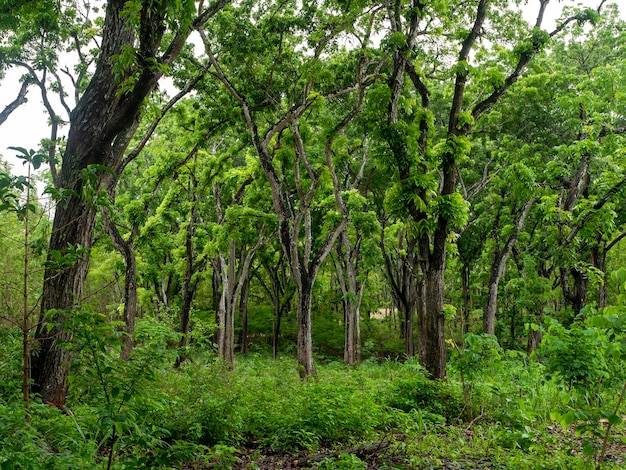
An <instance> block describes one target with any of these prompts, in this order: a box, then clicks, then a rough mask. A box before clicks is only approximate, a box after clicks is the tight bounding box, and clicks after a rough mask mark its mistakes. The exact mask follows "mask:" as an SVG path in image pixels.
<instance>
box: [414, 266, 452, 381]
mask: <svg viewBox="0 0 626 470" xmlns="http://www.w3.org/2000/svg"><path fill="white" fill-rule="evenodd" d="M444 258H445V255H444ZM444 273H445V263H440V264H439V265H434V266H432V265H431V266H430V269H428V271H426V274H425V302H424V303H425V307H426V308H425V311H424V321H423V325H424V328H425V331H424V336H423V337H422V338H423V340H424V346H423V348H420V350H423V351H424V355H423V356H420V363H421V364H422V365H423V366H424V367H425V368H426V370H427V371H428V373H429V374H430V377H431V378H432V379H444V378H445V377H446V342H445V334H444V316H443V304H444Z"/></svg>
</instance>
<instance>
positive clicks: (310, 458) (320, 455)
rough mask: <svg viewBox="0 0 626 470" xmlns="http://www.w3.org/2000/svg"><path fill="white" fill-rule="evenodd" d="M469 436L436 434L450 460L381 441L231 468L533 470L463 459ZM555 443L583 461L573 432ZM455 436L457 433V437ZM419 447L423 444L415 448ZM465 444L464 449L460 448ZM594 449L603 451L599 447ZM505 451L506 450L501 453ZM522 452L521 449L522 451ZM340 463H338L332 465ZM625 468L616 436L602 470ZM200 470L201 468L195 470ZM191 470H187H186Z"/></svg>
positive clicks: (250, 460)
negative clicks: (352, 459)
mask: <svg viewBox="0 0 626 470" xmlns="http://www.w3.org/2000/svg"><path fill="white" fill-rule="evenodd" d="M462 432H463V434H464V435H465V438H466V442H465V443H459V442H458V441H456V442H454V441H451V440H449V439H447V438H448V433H441V434H438V437H439V438H441V439H443V440H444V441H447V445H449V447H447V446H446V445H443V446H441V449H440V450H441V453H442V454H443V453H445V452H446V450H445V449H446V448H447V451H448V452H449V453H450V454H451V455H452V456H449V457H446V456H445V455H438V452H434V453H429V455H426V454H424V455H415V454H413V455H411V454H410V452H411V450H410V449H411V446H408V445H407V444H408V443H407V442H406V439H405V436H395V437H394V438H393V439H392V440H390V441H387V442H385V441H382V442H378V443H374V444H368V445H362V446H354V447H350V448H344V449H321V450H319V451H318V452H316V453H314V454H307V453H302V454H298V455H282V454H275V455H272V454H270V453H268V452H267V451H265V452H260V451H259V450H258V449H244V450H242V451H241V453H240V455H239V457H238V461H237V462H236V463H234V464H233V465H232V467H231V468H232V469H233V470H250V469H254V470H286V469H296V468H320V467H318V466H319V465H322V467H321V468H324V469H335V468H336V469H357V468H365V469H367V470H391V469H393V470H399V469H415V470H418V469H419V470H503V469H507V470H508V469H510V470H518V469H519V468H532V460H533V457H532V452H529V451H526V453H527V456H528V459H527V460H528V461H529V463H531V466H530V467H526V466H525V465H524V466H523V467H522V466H520V467H517V466H516V465H515V464H511V463H510V462H503V461H502V460H501V459H500V458H498V457H497V456H494V455H487V454H488V453H486V454H485V455H483V456H480V455H476V454H475V453H474V452H471V451H468V452H467V454H466V455H464V453H463V447H465V445H468V446H470V447H471V444H472V443H471V440H472V439H473V438H474V435H475V432H474V431H473V430H472V429H471V428H464V429H463V430H462ZM550 432H551V433H552V434H553V437H554V443H555V447H554V448H553V449H552V450H553V451H554V452H564V451H565V452H567V453H569V454H570V455H572V456H579V457H582V456H583V451H582V449H583V448H584V445H585V438H583V437H580V436H577V435H576V432H575V430H574V428H573V427H572V428H570V429H568V430H563V429H562V428H560V427H559V426H555V427H554V428H552V429H551V430H550ZM453 434H454V433H453ZM413 444H416V445H417V446H418V447H419V443H418V442H416V443H413ZM459 444H461V445H459ZM596 444H597V445H598V446H599V445H600V441H597V442H596ZM502 450H506V449H502ZM518 450H519V449H518ZM543 451H544V452H546V453H548V454H549V453H550V451H551V449H543ZM341 455H344V456H345V455H355V456H357V457H358V458H359V459H360V460H361V461H362V462H364V464H366V465H367V466H366V467H362V466H361V467H358V466H345V464H342V463H341V462H336V459H338V458H339V457H340V456H341ZM537 459H538V460H537V462H535V463H536V464H537V466H536V468H545V469H549V468H550V466H549V463H547V462H546V461H545V460H544V458H539V457H538V458H537ZM333 462H336V463H333ZM608 467H610V468H626V433H623V434H622V435H614V436H613V437H612V438H611V439H609V441H608V442H607V447H606V453H605V456H604V460H603V465H602V466H600V467H599V468H608ZM191 468H192V467H189V470H191ZM193 468H197V467H193ZM205 468H206V469H208V468H214V465H212V464H210V463H209V464H207V466H206V467H205ZM576 468H584V469H587V468H588V469H594V468H596V464H595V460H594V458H593V457H588V458H587V463H586V465H585V466H584V467H579V466H576ZM184 470H188V469H184Z"/></svg>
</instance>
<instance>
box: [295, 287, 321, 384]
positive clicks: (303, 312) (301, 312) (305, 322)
mask: <svg viewBox="0 0 626 470" xmlns="http://www.w3.org/2000/svg"><path fill="white" fill-rule="evenodd" d="M312 291H313V283H312V282H310V281H309V280H308V279H306V280H303V282H302V283H301V285H300V286H299V289H298V304H297V306H296V323H297V324H298V339H297V351H298V353H297V357H298V364H299V373H300V378H302V379H304V378H307V377H312V376H315V375H317V370H316V368H315V363H314V362H313V336H312V328H311V295H312V293H313V292H312Z"/></svg>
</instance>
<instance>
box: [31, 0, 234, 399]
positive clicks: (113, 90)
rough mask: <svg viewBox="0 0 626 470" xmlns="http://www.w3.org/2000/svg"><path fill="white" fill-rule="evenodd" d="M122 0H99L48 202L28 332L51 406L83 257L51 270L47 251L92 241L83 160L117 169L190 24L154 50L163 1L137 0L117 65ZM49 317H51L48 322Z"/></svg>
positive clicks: (62, 370)
mask: <svg viewBox="0 0 626 470" xmlns="http://www.w3.org/2000/svg"><path fill="white" fill-rule="evenodd" d="M225 3H226V1H225V0H218V1H217V2H215V3H214V4H213V5H211V6H210V7H209V8H207V9H206V10H205V11H204V12H203V13H202V14H201V15H200V16H199V17H198V18H196V19H195V20H194V23H195V24H197V25H200V24H203V23H204V22H206V21H207V20H208V19H209V18H210V17H211V16H213V15H214V14H215V13H216V12H217V11H218V10H219V9H221V7H222V6H223V5H224V4H225ZM126 4H127V2H126V1H125V0H108V1H107V2H106V17H105V21H104V27H103V30H102V40H101V43H100V57H99V59H98V64H97V66H96V70H95V72H94V74H93V77H92V79H91V82H90V83H89V85H88V86H87V89H86V90H85V92H84V94H83V95H82V97H81V98H80V100H79V101H78V103H77V105H76V108H75V109H74V110H73V112H72V114H71V118H70V129H69V133H68V137H67V144H66V147H65V152H64V154H63V164H62V168H61V171H60V172H59V174H58V178H57V179H56V181H55V184H56V185H57V189H60V190H61V189H62V190H69V191H66V192H65V195H67V199H64V201H63V204H59V205H58V206H57V207H56V209H55V216H54V221H53V225H52V234H51V238H50V245H49V256H48V261H50V262H51V263H49V265H48V267H47V268H46V272H45V279H44V286H43V294H42V303H41V321H40V322H39V325H38V327H37V330H36V332H35V343H36V348H35V350H34V352H33V362H32V366H33V375H32V378H33V381H34V387H33V390H34V391H36V392H39V393H41V397H42V399H43V400H44V401H47V402H50V403H54V404H56V405H58V406H63V405H64V404H65V399H66V395H67V375H68V372H69V368H68V365H67V364H68V363H69V358H70V356H69V353H68V352H67V350H65V349H63V347H62V346H61V345H60V344H59V342H60V341H64V340H68V339H70V338H71V332H68V331H67V330H66V329H65V327H64V323H65V320H66V318H67V315H71V309H72V308H74V307H77V306H80V302H81V300H82V295H83V290H84V283H85V278H86V275H87V269H88V266H89V263H88V256H87V254H85V255H84V256H79V257H78V258H77V259H76V262H75V263H74V264H73V265H72V266H70V267H67V268H63V269H61V270H57V269H55V266H54V261H55V258H54V254H55V253H57V254H58V253H61V254H63V253H64V252H66V251H68V250H69V251H70V252H75V251H76V250H82V249H86V250H89V248H91V245H92V242H93V230H94V220H95V214H96V207H95V199H94V198H93V196H94V192H95V191H97V190H99V187H100V180H101V178H100V175H99V174H98V173H97V172H96V173H95V178H93V177H92V178H89V176H90V175H91V176H94V173H93V171H95V170H97V169H98V166H96V167H91V168H90V165H100V166H106V167H108V168H110V169H111V170H112V171H113V172H116V171H117V170H119V168H120V166H121V163H122V161H123V155H124V151H125V150H126V148H127V147H128V144H129V142H130V140H131V138H132V133H133V131H134V130H135V129H136V126H137V122H138V121H139V120H140V113H141V109H142V107H143V104H144V100H145V98H146V97H147V96H148V95H149V94H150V93H151V92H152V91H153V90H154V89H155V87H156V85H157V82H158V80H159V78H160V77H161V76H162V75H163V67H155V66H154V64H155V63H157V64H164V65H170V64H171V63H172V62H173V61H174V59H175V58H176V57H177V56H178V55H179V53H180V51H181V50H182V47H183V45H184V43H185V41H186V38H187V36H188V35H189V33H190V31H191V29H190V28H187V29H186V30H184V31H182V30H181V31H178V32H176V34H175V35H174V36H173V39H172V42H171V43H170V44H169V45H168V47H167V48H166V51H165V53H164V54H163V56H162V57H158V56H157V53H158V52H159V49H160V48H161V46H162V38H163V35H164V33H165V29H166V28H165V24H166V22H165V15H166V9H167V5H166V4H165V2H145V3H142V4H141V12H140V15H139V17H140V25H139V31H140V34H139V38H138V39H139V41H138V43H139V44H138V49H137V54H136V58H137V62H136V64H135V67H134V70H127V71H123V70H122V71H120V70H119V66H118V65H119V60H118V59H117V58H118V57H119V56H121V55H122V54H123V52H124V50H125V49H126V48H128V47H134V46H136V45H137V41H135V30H134V27H133V25H131V24H130V22H129V20H128V17H127V16H126V15H125V14H124V13H125V12H124V10H125V8H126ZM116 64H117V65H116ZM116 67H117V68H116ZM114 69H115V70H114ZM120 72H121V74H120ZM130 74H133V75H135V76H136V80H135V82H134V86H133V88H132V90H128V91H124V90H123V89H122V88H121V86H122V85H124V83H123V82H124V81H125V80H126V79H127V78H130ZM120 75H121V76H120ZM100 173H101V172H100ZM94 179H95V180H94ZM69 254H70V255H71V254H72V253H69ZM68 260H69V258H68ZM72 260H73V259H72ZM48 312H53V313H52V314H48ZM46 314H48V315H46ZM49 324H53V325H54V326H53V327H52V329H50V330H49V329H48V325H49Z"/></svg>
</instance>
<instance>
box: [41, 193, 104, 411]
mask: <svg viewBox="0 0 626 470" xmlns="http://www.w3.org/2000/svg"><path fill="white" fill-rule="evenodd" d="M95 215H96V211H95V208H94V207H89V206H88V205H87V204H85V203H84V202H83V200H82V199H81V198H79V197H76V196H70V197H69V199H68V201H67V204H61V205H59V206H57V208H56V211H55V215H54V222H53V229H52V235H51V239H50V245H49V252H50V253H52V252H58V253H64V252H65V253H66V252H67V250H68V247H71V248H74V249H78V247H83V248H86V249H88V248H90V247H91V244H92V240H93V228H94V220H95ZM51 259H52V258H49V260H51ZM88 270H89V261H88V256H87V254H86V253H82V254H81V255H80V256H78V258H77V259H76V261H75V263H74V264H73V265H72V266H70V267H68V268H63V269H61V270H57V269H55V267H54V266H53V265H48V267H47V268H46V271H45V278H44V285H43V294H42V300H41V302H42V305H41V315H40V321H39V323H38V325H37V330H36V332H35V348H34V350H33V354H32V358H31V367H32V379H33V382H34V383H33V392H35V393H39V394H40V395H41V398H42V400H43V401H44V402H46V403H50V404H54V405H55V406H58V407H61V408H62V407H63V406H65V399H66V396H67V391H68V386H69V384H68V382H67V376H68V374H69V363H70V359H71V354H70V352H69V351H68V350H67V349H66V348H65V347H63V346H61V345H60V344H59V343H62V342H65V341H70V340H71V338H72V334H71V332H69V331H67V330H66V329H65V328H63V326H62V325H63V324H64V322H65V318H66V316H67V315H71V314H72V312H71V310H72V309H73V308H77V307H79V306H80V303H81V301H82V297H83V291H84V285H85V278H86V276H87V271H88ZM48 312H50V314H52V315H53V317H52V318H47V317H45V316H46V314H48ZM50 321H54V326H53V327H52V329H50V330H48V329H47V325H48V324H49V322H50Z"/></svg>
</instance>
